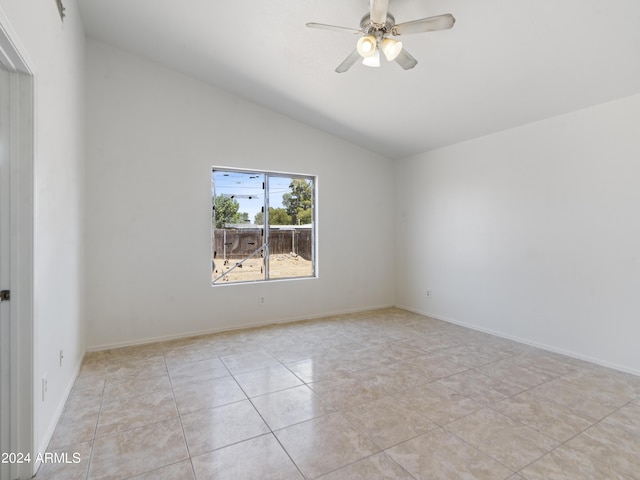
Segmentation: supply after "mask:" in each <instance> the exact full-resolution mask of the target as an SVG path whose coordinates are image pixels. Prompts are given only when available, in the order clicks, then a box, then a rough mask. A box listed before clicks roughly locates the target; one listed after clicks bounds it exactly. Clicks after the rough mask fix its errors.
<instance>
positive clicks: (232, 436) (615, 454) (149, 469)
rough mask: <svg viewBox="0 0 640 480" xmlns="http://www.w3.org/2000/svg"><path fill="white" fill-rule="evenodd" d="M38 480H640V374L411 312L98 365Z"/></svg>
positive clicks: (133, 354) (89, 361)
mask: <svg viewBox="0 0 640 480" xmlns="http://www.w3.org/2000/svg"><path fill="white" fill-rule="evenodd" d="M49 451H51V452H57V453H61V452H67V453H69V456H70V458H71V455H72V454H73V453H78V454H79V455H80V458H81V462H80V463H78V464H47V465H44V466H43V467H42V468H41V469H40V471H39V472H38V475H37V477H36V478H37V479H39V480H46V479H64V480H72V479H92V480H93V479H129V478H131V479H138V480H141V479H153V480H163V479H167V480H169V479H171V480H173V479H175V480H193V479H197V480H203V479H216V480H227V479H229V480H244V479H259V480H264V479H279V480H280V479H282V480H286V479H315V478H319V479H322V480H347V479H348V480H354V479H356V480H357V479H367V480H370V479H446V480H451V479H495V480H499V479H510V480H516V479H520V480H521V479H523V478H524V479H529V480H538V479H544V480H554V479H558V480H560V479H589V480H592V479H603V480H604V479H606V480H611V479H628V480H633V479H635V480H640V377H636V376H633V375H629V374H624V373H621V372H618V371H614V370H609V369H606V368H603V367H600V366H597V365H593V364H589V363H586V362H582V361H579V360H575V359H572V358H568V357H564V356H561V355H557V354H554V353H550V352H546V351H543V350H539V349H536V348H532V347H529V346H526V345H522V344H518V343H515V342H511V341H508V340H504V339H500V338H497V337H492V336H490V335H486V334H483V333H479V332H475V331H472V330H468V329H465V328H461V327H458V326H455V325H451V324H447V323H444V322H440V321H437V320H433V319H430V318H426V317H422V316H419V315H416V314H413V313H409V312H406V311H402V310H398V309H384V310H375V311H370V312H364V313H357V314H349V315H340V316H335V317H328V318H323V319H319V320H313V321H307V322H297V323H291V324H283V325H278V326H269V327H264V328H256V329H251V330H242V331H237V332H228V333H222V334H217V335H207V336H201V337H196V338H191V339H184V340H177V341H171V342H164V343H155V344H151V345H145V346H140V347H130V348H122V349H117V350H110V351H104V352H99V353H93V354H89V355H87V357H86V359H85V361H84V363H83V366H82V369H81V371H80V374H79V376H78V379H77V380H76V382H75V385H74V387H73V390H72V392H71V394H70V396H69V400H68V401H67V404H66V406H65V409H64V412H63V413H62V417H61V419H60V422H59V424H58V426H57V428H56V430H55V432H54V435H53V438H52V440H51V444H50V446H49Z"/></svg>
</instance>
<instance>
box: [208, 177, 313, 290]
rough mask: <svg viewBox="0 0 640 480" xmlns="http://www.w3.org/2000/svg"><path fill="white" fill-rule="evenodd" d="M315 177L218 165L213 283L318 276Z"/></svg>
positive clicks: (213, 221)
mask: <svg viewBox="0 0 640 480" xmlns="http://www.w3.org/2000/svg"><path fill="white" fill-rule="evenodd" d="M315 185H316V179H315V177H313V176H308V175H297V174H288V173H270V172H249V171H244V170H232V169H226V168H218V167H213V169H212V171H211V198H212V207H213V208H212V214H211V233H212V235H211V237H212V242H211V243H212V252H211V254H212V256H211V258H212V262H211V282H212V284H213V285H219V284H228V283H238V282H256V281H265V280H275V279H285V278H289V279H290V278H309V277H315V276H316V262H315V256H316V251H315V250H316V249H315V245H316V242H315V232H316V228H315V225H316V222H315Z"/></svg>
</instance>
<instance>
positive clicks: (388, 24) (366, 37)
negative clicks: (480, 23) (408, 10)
mask: <svg viewBox="0 0 640 480" xmlns="http://www.w3.org/2000/svg"><path fill="white" fill-rule="evenodd" d="M388 6H389V0H370V3H369V13H368V14H366V15H365V16H364V17H362V20H360V29H359V30H358V29H355V28H349V27H339V26H337V25H327V24H324V23H315V22H311V23H307V27H309V28H321V29H324V30H333V31H338V32H350V33H352V34H358V35H361V37H360V38H359V39H358V41H357V42H356V49H355V50H354V51H353V52H351V53H350V54H349V56H348V57H347V58H346V59H344V60H343V62H342V63H341V64H340V65H338V67H337V68H336V72H338V73H344V72H346V71H347V70H349V68H351V67H352V66H353V64H354V63H356V61H357V60H358V58H362V59H363V60H362V63H363V64H364V65H367V66H372V67H379V66H380V50H382V53H383V54H384V56H385V58H386V59H387V60H388V61H389V62H393V61H395V62H396V63H397V64H398V65H400V66H401V67H402V68H403V69H405V70H409V69H411V68H413V67H415V66H416V64H417V63H418V61H417V60H416V59H415V58H413V57H412V56H411V54H410V53H409V52H407V51H406V49H404V47H403V45H402V42H400V41H398V40H394V39H392V38H388V36H389V35H393V36H400V35H409V34H413V33H424V32H434V31H438V30H447V29H450V28H451V27H453V24H454V23H455V21H456V19H455V18H453V15H451V14H450V13H447V14H444V15H437V16H435V17H428V18H422V19H419V20H413V21H410V22H405V23H400V24H398V25H396V20H395V18H394V17H393V15H391V14H390V13H389V11H388V9H387V7H388Z"/></svg>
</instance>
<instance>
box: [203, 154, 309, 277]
mask: <svg viewBox="0 0 640 480" xmlns="http://www.w3.org/2000/svg"><path fill="white" fill-rule="evenodd" d="M214 172H228V173H240V174H245V175H247V174H248V175H264V188H263V190H264V196H263V205H262V212H263V223H262V226H261V227H256V228H262V230H263V238H264V240H263V244H262V245H261V246H260V247H259V248H257V249H256V250H255V251H254V252H253V254H252V255H250V256H248V257H246V258H245V259H243V260H242V261H240V262H238V264H242V263H243V262H244V261H246V260H248V259H249V258H251V257H253V256H254V255H255V254H256V253H258V252H260V251H262V252H263V256H264V278H262V279H257V280H246V281H234V282H220V281H219V280H221V279H222V278H223V277H224V276H226V275H228V274H229V273H230V272H231V271H232V270H229V271H227V272H225V273H223V274H221V275H218V276H217V277H214V276H213V275H212V281H211V284H212V286H220V285H242V284H247V283H259V282H274V281H289V280H307V279H314V278H317V277H318V266H317V265H318V263H317V259H318V236H317V235H318V228H317V225H318V220H317V216H318V215H317V208H318V207H317V206H318V176H317V175H312V174H306V173H292V172H282V171H272V170H260V169H245V168H237V167H226V166H212V167H211V201H212V205H211V207H212V212H214V214H215V197H216V191H215V185H214V179H213V174H214ZM283 177H284V178H292V179H305V180H310V181H311V185H312V190H313V193H312V202H313V204H312V214H311V270H312V271H311V274H310V275H304V276H291V277H274V278H271V276H270V272H269V263H270V255H271V253H270V250H269V242H270V238H269V237H270V228H269V180H270V179H272V178H283ZM214 230H215V224H214V223H213V222H212V224H211V258H212V274H213V271H214V267H213V265H214V262H215V261H216V260H217V259H215V258H214V256H215V253H214V251H215V232H214ZM234 268H235V267H234Z"/></svg>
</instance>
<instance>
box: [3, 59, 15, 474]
mask: <svg viewBox="0 0 640 480" xmlns="http://www.w3.org/2000/svg"><path fill="white" fill-rule="evenodd" d="M9 80H10V79H9V73H8V72H7V71H5V70H3V69H0V290H2V291H3V292H4V291H6V290H9V289H10V285H9V281H10V277H11V266H10V260H11V251H10V245H11V234H10V231H9V229H10V226H11V222H10V215H11V209H10V205H9V202H10V201H11V192H10V187H11V165H10V164H9V161H10V155H9V154H8V153H9V135H8V118H9V104H10V103H9ZM0 300H1V301H0V376H1V378H0V452H2V454H5V453H9V452H11V431H12V428H11V412H10V405H11V363H10V362H11V317H10V314H11V311H10V303H9V301H7V300H4V299H1V298H0ZM1 460H2V462H0V479H2V480H4V479H5V478H7V479H8V478H11V476H10V475H11V473H10V468H11V466H10V465H9V464H8V463H6V462H4V460H7V459H5V458H2V459H1Z"/></svg>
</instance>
